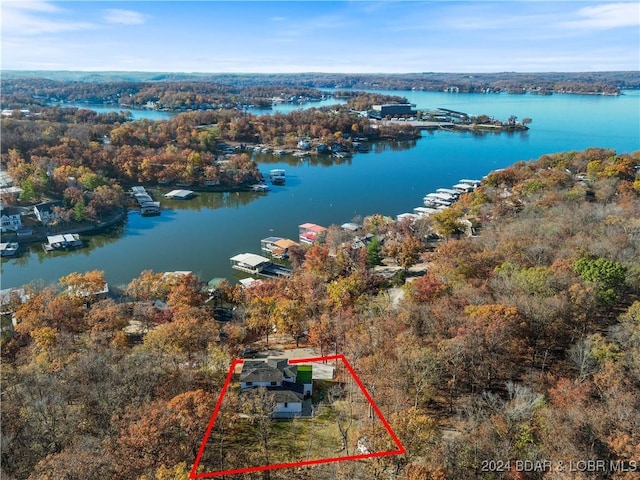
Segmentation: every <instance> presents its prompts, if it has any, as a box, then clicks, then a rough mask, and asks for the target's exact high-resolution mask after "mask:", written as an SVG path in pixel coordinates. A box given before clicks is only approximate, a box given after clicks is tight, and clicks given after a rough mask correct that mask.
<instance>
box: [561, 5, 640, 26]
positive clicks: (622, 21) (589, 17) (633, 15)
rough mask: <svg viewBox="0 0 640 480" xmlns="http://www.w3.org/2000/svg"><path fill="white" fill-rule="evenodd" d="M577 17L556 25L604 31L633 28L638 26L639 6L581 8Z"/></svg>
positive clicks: (639, 19) (639, 22)
mask: <svg viewBox="0 0 640 480" xmlns="http://www.w3.org/2000/svg"><path fill="white" fill-rule="evenodd" d="M576 16H577V17H578V18H577V19H575V20H569V21H566V22H561V23H559V24H558V26H559V27H563V28H576V29H590V30H606V29H610V28H620V27H635V26H638V25H640V4H638V3H636V2H632V3H607V4H603V5H596V6H589V7H584V8H581V9H580V10H578V11H577V12H576Z"/></svg>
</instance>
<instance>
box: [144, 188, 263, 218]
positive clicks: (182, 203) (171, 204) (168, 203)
mask: <svg viewBox="0 0 640 480" xmlns="http://www.w3.org/2000/svg"><path fill="white" fill-rule="evenodd" d="M164 193H166V192H163V193H158V194H157V195H156V197H158V198H159V197H161V196H162V195H163V194H164ZM268 194H269V193H268V192H267V193H259V192H196V195H195V196H194V197H192V198H190V199H188V200H170V199H164V200H162V215H161V216H160V217H162V216H165V214H167V215H171V213H170V212H171V210H195V211H201V210H206V209H211V210H217V209H219V208H232V209H237V208H239V207H243V206H245V205H248V204H249V203H251V202H253V201H256V200H259V199H260V198H262V197H264V196H265V195H268ZM160 217H154V218H160Z"/></svg>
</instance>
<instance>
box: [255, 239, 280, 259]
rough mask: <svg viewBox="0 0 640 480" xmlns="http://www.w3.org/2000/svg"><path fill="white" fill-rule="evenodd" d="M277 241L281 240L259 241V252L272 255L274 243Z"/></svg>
mask: <svg viewBox="0 0 640 480" xmlns="http://www.w3.org/2000/svg"><path fill="white" fill-rule="evenodd" d="M278 240H282V238H281V237H267V238H263V239H262V240H260V250H262V251H263V252H264V253H268V254H270V255H271V254H272V253H273V249H274V247H275V243H276V242H277V241H278Z"/></svg>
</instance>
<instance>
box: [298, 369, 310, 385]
mask: <svg viewBox="0 0 640 480" xmlns="http://www.w3.org/2000/svg"><path fill="white" fill-rule="evenodd" d="M312 382H313V375H312V366H311V365H298V375H297V376H296V383H312Z"/></svg>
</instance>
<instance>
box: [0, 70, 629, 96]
mask: <svg viewBox="0 0 640 480" xmlns="http://www.w3.org/2000/svg"><path fill="white" fill-rule="evenodd" d="M1 74H2V79H3V80H15V79H24V78H46V79H51V80H56V81H73V82H98V83H102V82H179V81H202V82H223V83H232V84H237V85H243V86H251V85H289V86H304V87H312V88H334V87H335V88H367V89H371V88H378V89H390V90H409V89H416V90H427V91H430V90H436V91H442V90H449V91H460V92H475V91H506V92H509V93H522V92H524V91H538V92H539V93H553V92H571V93H619V91H620V90H621V89H636V88H640V72H638V71H618V72H540V73H522V72H496V73H446V72H421V73H406V74H337V73H319V72H309V73H291V74H283V73H278V74H257V73H256V74H250V73H246V74H242V73H189V72H184V73H182V72H123V71H105V72H78V71H42V70H24V71H22V70H4V71H2V72H1Z"/></svg>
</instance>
